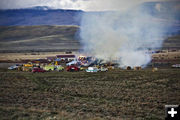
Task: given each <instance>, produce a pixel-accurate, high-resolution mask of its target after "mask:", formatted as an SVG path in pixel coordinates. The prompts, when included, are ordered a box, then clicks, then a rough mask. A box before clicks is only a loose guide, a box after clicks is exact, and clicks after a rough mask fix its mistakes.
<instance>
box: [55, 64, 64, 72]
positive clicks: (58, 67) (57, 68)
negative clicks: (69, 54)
mask: <svg viewBox="0 0 180 120" xmlns="http://www.w3.org/2000/svg"><path fill="white" fill-rule="evenodd" d="M56 71H59V72H60V71H64V67H63V66H61V65H57V66H56Z"/></svg>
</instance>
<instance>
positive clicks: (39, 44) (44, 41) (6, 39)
mask: <svg viewBox="0 0 180 120" xmlns="http://www.w3.org/2000/svg"><path fill="white" fill-rule="evenodd" d="M78 29H79V27H78V26H49V25H45V26H8V27H7V26H6V27H5V26H1V27H0V51H1V52H14V51H15V52H24V51H66V50H77V49H79V48H80V43H79V41H78V40H77V39H78V38H77V37H76V33H77V31H78Z"/></svg>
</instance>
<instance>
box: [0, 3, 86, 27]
mask: <svg viewBox="0 0 180 120" xmlns="http://www.w3.org/2000/svg"><path fill="white" fill-rule="evenodd" d="M82 13H83V11H81V10H65V9H52V8H50V7H47V6H36V7H31V8H21V9H7V10H0V18H1V19H0V26H22V25H27V26H31V25H80V20H81V14H82Z"/></svg>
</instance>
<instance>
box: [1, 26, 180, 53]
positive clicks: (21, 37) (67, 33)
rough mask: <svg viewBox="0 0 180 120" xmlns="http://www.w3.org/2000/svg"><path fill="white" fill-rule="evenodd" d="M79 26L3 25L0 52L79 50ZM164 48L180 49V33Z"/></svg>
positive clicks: (170, 38) (166, 41) (167, 40)
mask: <svg viewBox="0 0 180 120" xmlns="http://www.w3.org/2000/svg"><path fill="white" fill-rule="evenodd" d="M78 31H79V26H50V25H44V26H1V27H0V52H32V51H46V52H50V51H53V52H56V51H69V50H73V51H77V50H79V49H80V48H81V45H80V41H79V38H78ZM163 49H180V35H174V36H172V37H169V38H167V39H166V40H165V42H164V44H163Z"/></svg>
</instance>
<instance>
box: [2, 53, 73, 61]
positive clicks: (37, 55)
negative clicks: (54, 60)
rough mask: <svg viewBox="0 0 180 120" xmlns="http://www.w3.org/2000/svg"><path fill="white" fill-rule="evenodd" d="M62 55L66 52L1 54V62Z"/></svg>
mask: <svg viewBox="0 0 180 120" xmlns="http://www.w3.org/2000/svg"><path fill="white" fill-rule="evenodd" d="M62 54H65V52H34V53H0V60H12V61H15V60H27V59H28V60H35V59H45V58H46V57H51V56H54V57H55V56H56V55H62ZM73 54H75V52H73Z"/></svg>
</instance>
